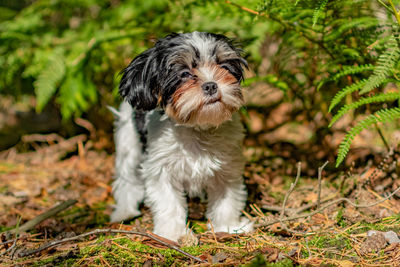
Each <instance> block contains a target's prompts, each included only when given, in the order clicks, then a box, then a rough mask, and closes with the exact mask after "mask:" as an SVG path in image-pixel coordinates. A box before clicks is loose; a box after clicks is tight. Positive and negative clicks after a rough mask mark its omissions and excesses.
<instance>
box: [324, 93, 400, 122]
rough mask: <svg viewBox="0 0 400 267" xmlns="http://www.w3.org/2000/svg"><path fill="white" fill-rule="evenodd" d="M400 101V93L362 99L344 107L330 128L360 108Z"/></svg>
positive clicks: (382, 94)
mask: <svg viewBox="0 0 400 267" xmlns="http://www.w3.org/2000/svg"><path fill="white" fill-rule="evenodd" d="M398 99H400V93H397V92H396V93H381V94H377V95H374V96H370V97H365V98H361V99H360V100H358V101H357V102H354V103H351V104H348V105H344V106H343V107H341V108H340V110H339V111H338V113H337V114H336V115H335V116H333V118H332V120H331V122H330V124H329V127H331V126H332V125H333V124H334V123H335V122H336V121H337V120H338V119H340V118H341V117H342V116H343V115H344V114H346V113H347V112H348V111H349V110H352V109H356V108H359V107H360V106H363V105H366V104H371V103H379V102H388V101H394V100H398Z"/></svg>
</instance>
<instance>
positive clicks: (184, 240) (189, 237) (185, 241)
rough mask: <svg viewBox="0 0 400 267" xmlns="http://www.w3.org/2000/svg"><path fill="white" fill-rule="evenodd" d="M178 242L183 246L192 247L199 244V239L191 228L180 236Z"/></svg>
mask: <svg viewBox="0 0 400 267" xmlns="http://www.w3.org/2000/svg"><path fill="white" fill-rule="evenodd" d="M178 243H179V244H180V245H181V246H183V247H192V246H197V245H198V244H199V239H198V238H197V237H196V235H195V234H194V233H193V232H192V231H191V230H188V231H187V233H186V234H185V235H183V236H181V237H179V238H178Z"/></svg>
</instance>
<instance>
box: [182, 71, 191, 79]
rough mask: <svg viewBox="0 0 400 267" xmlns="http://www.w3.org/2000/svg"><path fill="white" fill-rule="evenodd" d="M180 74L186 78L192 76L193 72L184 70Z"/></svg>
mask: <svg viewBox="0 0 400 267" xmlns="http://www.w3.org/2000/svg"><path fill="white" fill-rule="evenodd" d="M180 76H181V78H182V79H186V78H190V77H192V74H191V73H190V72H189V71H183V72H182V73H181V75H180Z"/></svg>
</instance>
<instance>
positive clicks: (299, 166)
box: [279, 162, 301, 233]
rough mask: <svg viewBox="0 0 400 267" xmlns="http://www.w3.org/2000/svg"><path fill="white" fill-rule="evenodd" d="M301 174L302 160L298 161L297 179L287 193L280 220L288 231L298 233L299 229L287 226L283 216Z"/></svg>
mask: <svg viewBox="0 0 400 267" xmlns="http://www.w3.org/2000/svg"><path fill="white" fill-rule="evenodd" d="M300 174H301V162H298V163H297V175H296V179H295V180H294V182H293V183H292V184H291V185H290V188H289V191H288V192H287V193H286V195H285V198H284V199H283V204H282V210H281V214H280V215H279V222H280V223H281V226H282V228H283V229H285V230H286V231H287V232H291V233H297V231H293V230H290V229H289V228H288V227H287V226H286V224H285V223H284V222H283V217H284V216H285V207H286V202H287V200H288V199H289V196H290V195H291V194H292V192H293V190H294V188H295V187H296V185H297V183H298V182H299V178H300Z"/></svg>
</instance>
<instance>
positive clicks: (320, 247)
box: [0, 106, 400, 266]
mask: <svg viewBox="0 0 400 267" xmlns="http://www.w3.org/2000/svg"><path fill="white" fill-rule="evenodd" d="M277 109H283V110H284V107H281V106H279V107H277ZM260 113H261V112H260V111H259V110H251V109H249V111H248V115H247V118H245V119H244V120H245V121H246V120H247V121H251V123H252V126H251V129H249V130H248V131H249V134H248V138H247V139H246V140H245V148H244V155H245V157H246V159H247V164H246V169H245V173H244V176H245V181H246V185H247V188H248V192H249V197H248V203H247V206H246V209H245V210H244V215H245V216H247V217H248V218H249V219H251V220H252V221H254V223H255V226H256V227H255V230H254V231H253V232H251V233H249V234H239V235H236V234H226V233H214V232H213V231H208V230H207V220H206V219H205V215H204V213H205V203H203V202H202V201H201V200H199V199H191V200H190V201H189V224H188V227H190V228H191V229H193V231H194V232H195V233H196V236H197V239H198V244H197V245H193V243H192V245H190V246H188V245H187V244H177V243H174V242H172V241H169V240H164V239H161V240H160V239H159V238H158V237H156V236H154V235H152V234H151V232H149V230H151V229H152V220H151V215H150V212H149V210H148V209H147V208H146V207H142V208H141V210H142V213H143V215H142V216H140V217H138V218H136V219H133V220H131V221H128V222H125V223H124V224H110V223H109V222H108V221H109V215H110V213H111V211H112V205H113V199H112V195H111V183H112V176H113V173H114V156H113V153H112V146H113V144H112V137H111V136H110V135H104V136H103V135H101V133H97V132H91V133H90V135H91V137H89V134H87V135H78V136H75V137H72V138H70V139H64V138H62V137H60V136H58V135H55V134H50V135H27V136H25V137H23V138H22V142H24V143H25V144H28V145H29V147H30V152H26V153H19V152H18V148H15V147H14V148H11V149H9V150H6V151H3V152H1V154H0V232H2V233H1V234H0V238H1V240H0V255H1V256H0V265H2V266H12V265H18V266H27V265H36V266H54V265H61V266H70V265H71V266H78V265H83V266H89V265H90V266H116V265H123V266H129V265H140V264H143V265H145V266H152V265H174V266H180V265H191V266H192V265H193V266H196V265H202V266H208V265H213V264H217V265H228V266H236V265H240V264H249V265H250V266H296V265H302V266H303V265H307V266H308V265H309V266H321V265H333V266H400V264H399V262H400V240H399V238H398V234H399V233H400V215H399V214H400V193H398V192H397V191H395V190H396V189H397V188H398V187H399V186H400V182H399V180H398V176H397V174H398V173H399V169H400V166H399V161H398V156H399V151H398V149H397V148H396V147H394V148H392V149H391V152H384V149H377V148H376V145H375V143H373V142H371V141H368V140H374V139H371V136H369V134H370V133H366V138H367V141H365V140H364V141H363V139H362V137H361V139H359V140H358V141H357V140H356V141H355V144H354V146H353V150H352V153H351V154H350V155H349V157H348V161H347V163H346V164H347V165H348V166H351V167H349V168H347V169H346V168H342V169H340V168H339V169H336V168H335V167H334V162H333V161H334V157H333V155H334V153H333V152H332V151H333V150H334V149H335V147H336V145H337V141H335V140H337V138H331V139H329V140H330V143H329V144H330V145H329V146H328V145H326V146H324V147H323V148H321V147H322V146H321V144H319V145H307V144H308V143H309V142H307V140H303V139H304V138H311V137H307V136H308V132H307V131H308V130H307V127H308V126H309V125H301V124H299V123H298V125H297V126H296V127H293V122H291V123H290V124H289V123H286V124H285V123H281V122H279V118H278V119H277V120H278V122H271V120H269V123H270V124H271V123H275V124H280V125H288V126H287V128H286V129H282V127H275V125H272V126H271V125H263V123H264V120H263V119H262V118H261V117H260V116H259V114H260ZM276 114H285V112H278V111H277V113H276ZM282 116H283V115H282ZM275 118H276V117H275ZM301 119H302V118H299V121H300V120H301ZM257 123H258V125H257ZM87 125H89V124H87ZM89 126H90V125H89ZM89 126H88V129H89V131H90V129H93V127H89ZM268 127H275V128H276V129H266V128H268ZM293 131H297V132H293ZM298 131H303V132H298ZM309 132H311V130H309ZM265 133H267V134H265ZM299 136H300V138H303V139H301V140H297V139H296V138H298V137H299ZM342 136H343V135H342ZM283 137H284V138H286V139H285V140H284V139H282V138H283ZM279 138H281V139H279ZM368 138H369V139H368ZM265 140H268V142H266V141H265ZM110 148H111V150H110ZM327 160H329V161H330V163H328V164H327V165H325V162H326V161H327ZM297 162H301V166H299V165H298V164H297ZM349 162H350V164H349ZM352 162H353V164H351V163H352ZM299 167H300V168H299ZM299 170H300V172H299ZM60 204H61V208H60V209H61V210H60V211H59V212H58V213H56V214H51V210H52V208H53V207H57V206H58V207H59V205H60ZM63 205H65V206H63ZM41 214H44V215H48V216H47V218H46V219H45V220H43V221H42V222H40V223H38V222H35V221H34V222H33V223H32V225H31V226H30V227H28V228H25V225H24V224H25V223H26V222H31V220H35V219H37V218H38V216H40V215H41ZM14 228H16V229H19V228H22V229H23V230H25V231H21V233H19V234H18V235H16V234H15V233H14V232H11V231H10V230H11V229H14ZM96 229H103V230H101V231H97V232H91V231H94V230H96ZM107 229H108V230H107ZM111 229H112V230H111ZM84 233H89V234H86V235H85V236H79V235H81V234H84ZM184 253H186V254H184Z"/></svg>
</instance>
